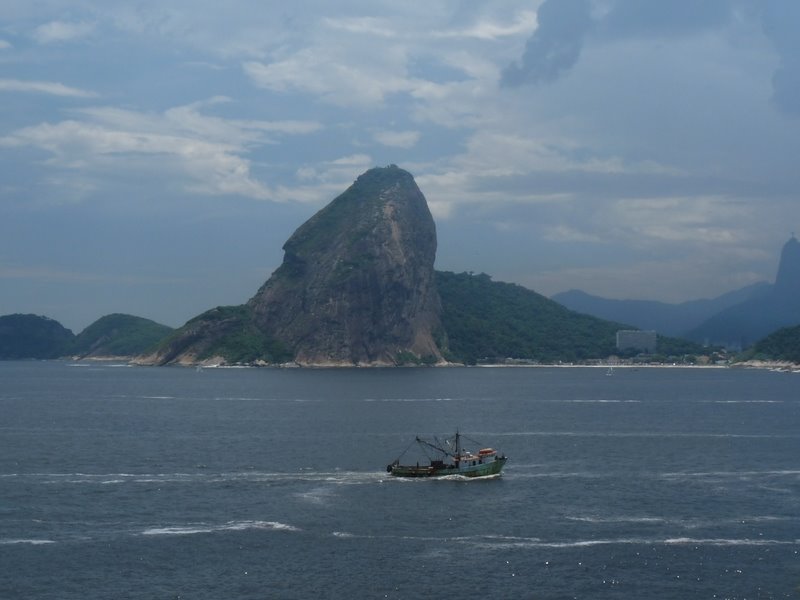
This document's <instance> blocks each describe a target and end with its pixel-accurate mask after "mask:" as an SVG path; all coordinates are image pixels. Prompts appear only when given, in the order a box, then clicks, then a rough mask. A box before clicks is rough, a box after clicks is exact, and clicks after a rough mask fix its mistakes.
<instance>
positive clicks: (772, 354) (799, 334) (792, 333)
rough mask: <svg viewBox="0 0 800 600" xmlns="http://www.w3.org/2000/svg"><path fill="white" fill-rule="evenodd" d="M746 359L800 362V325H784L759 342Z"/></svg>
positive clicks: (745, 356)
mask: <svg viewBox="0 0 800 600" xmlns="http://www.w3.org/2000/svg"><path fill="white" fill-rule="evenodd" d="M743 359H744V360H769V361H790V362H793V363H797V364H800V325H796V326H794V327H784V328H783V329H779V330H778V331H776V332H774V333H772V334H770V335H768V336H767V337H765V338H764V339H762V340H760V341H759V342H757V343H756V344H755V345H754V346H753V347H752V348H751V349H750V350H749V351H748V352H747V353H746V354H745V355H744V356H743Z"/></svg>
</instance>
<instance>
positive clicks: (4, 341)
mask: <svg viewBox="0 0 800 600" xmlns="http://www.w3.org/2000/svg"><path fill="white" fill-rule="evenodd" d="M74 339H75V336H74V335H73V333H72V332H71V331H70V330H69V329H66V328H65V327H64V326H63V325H61V323H59V322H58V321H54V320H53V319H48V318H47V317H40V316H38V315H22V314H13V315H4V316H2V317H0V360H19V359H24V358H39V359H44V358H58V357H60V356H64V355H66V354H69V353H70V351H71V349H72V343H73V340H74Z"/></svg>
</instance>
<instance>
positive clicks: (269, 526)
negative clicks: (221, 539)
mask: <svg viewBox="0 0 800 600" xmlns="http://www.w3.org/2000/svg"><path fill="white" fill-rule="evenodd" d="M249 529H260V530H268V531H290V532H293V531H300V529H299V528H298V527H295V526H294V525H289V524H287V523H281V522H279V521H230V522H228V523H225V524H222V525H206V524H197V525H176V526H171V527H151V528H150V529H145V530H144V531H142V532H141V535H195V534H199V533H218V532H221V531H246V530H249Z"/></svg>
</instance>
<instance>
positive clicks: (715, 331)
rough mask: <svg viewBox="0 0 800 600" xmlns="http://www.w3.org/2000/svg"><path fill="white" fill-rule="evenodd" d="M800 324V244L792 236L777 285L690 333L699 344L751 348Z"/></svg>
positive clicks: (720, 314)
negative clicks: (764, 339)
mask: <svg viewBox="0 0 800 600" xmlns="http://www.w3.org/2000/svg"><path fill="white" fill-rule="evenodd" d="M798 324H800V242H798V241H797V239H796V238H795V237H794V236H792V238H791V239H790V240H789V241H788V242H786V244H784V246H783V250H782V251H781V258H780V263H779V265H778V275H777V277H776V279H775V284H774V285H772V286H769V288H767V289H766V290H765V291H764V293H759V294H756V295H754V296H753V297H751V298H748V299H746V300H745V301H743V302H741V303H739V304H737V305H735V306H731V307H729V308H727V309H725V310H723V311H721V312H720V313H718V314H716V315H714V316H713V317H711V318H709V319H708V320H707V321H705V322H704V323H702V324H700V325H699V326H698V327H696V328H695V329H693V330H692V331H690V332H688V334H687V337H688V338H689V339H692V340H695V341H697V342H705V341H709V342H711V343H713V344H725V345H727V346H729V347H741V348H747V347H748V346H750V345H751V344H753V343H755V342H756V341H758V340H760V339H762V338H764V337H766V336H767V335H769V334H770V333H772V332H774V331H776V330H778V329H780V328H782V327H788V326H792V325H798Z"/></svg>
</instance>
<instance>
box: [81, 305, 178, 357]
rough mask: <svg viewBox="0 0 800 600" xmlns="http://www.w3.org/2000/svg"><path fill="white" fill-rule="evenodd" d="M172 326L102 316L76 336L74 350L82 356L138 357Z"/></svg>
mask: <svg viewBox="0 0 800 600" xmlns="http://www.w3.org/2000/svg"><path fill="white" fill-rule="evenodd" d="M172 331H173V330H172V328H171V327H167V326H166V325H161V324H160V323H156V322H155V321H151V320H150V319H144V318H142V317H135V316H133V315H125V314H120V313H114V314H110V315H106V316H104V317H101V318H99V319H98V320H97V321H95V322H94V323H92V324H91V325H89V326H88V327H87V328H86V329H84V330H83V331H82V332H81V333H80V334H78V336H77V337H76V338H75V342H74V345H73V350H72V353H73V354H75V355H77V356H79V357H80V358H90V357H99V356H136V355H139V354H142V353H143V352H145V351H147V350H149V349H151V348H152V347H153V346H155V345H156V344H158V343H159V342H160V341H161V340H163V339H164V338H166V337H167V336H168V335H169V334H170V333H171V332H172Z"/></svg>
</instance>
